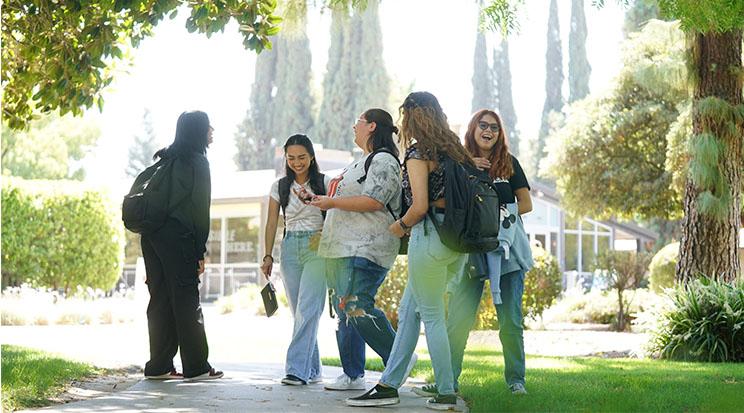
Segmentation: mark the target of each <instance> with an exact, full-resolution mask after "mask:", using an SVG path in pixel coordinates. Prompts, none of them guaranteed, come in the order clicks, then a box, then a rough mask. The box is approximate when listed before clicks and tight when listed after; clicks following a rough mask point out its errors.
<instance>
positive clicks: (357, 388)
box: [323, 385, 367, 391]
mask: <svg viewBox="0 0 744 413" xmlns="http://www.w3.org/2000/svg"><path fill="white" fill-rule="evenodd" d="M323 388H325V389H326V390H332V391H346V390H356V391H358V390H366V389H367V388H366V387H364V386H361V387H344V388H343V389H340V388H337V387H329V386H328V385H326V386H323Z"/></svg>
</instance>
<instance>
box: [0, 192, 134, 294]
mask: <svg viewBox="0 0 744 413" xmlns="http://www.w3.org/2000/svg"><path fill="white" fill-rule="evenodd" d="M2 206H3V213H2V254H3V257H2V258H3V265H2V286H3V288H5V287H7V286H9V285H14V286H18V285H20V284H22V283H28V284H30V285H32V286H35V287H46V288H53V289H55V290H64V292H65V293H67V292H70V291H75V290H77V287H83V288H94V289H101V290H110V289H111V288H113V287H114V285H115V283H116V281H117V280H118V279H119V275H120V268H121V259H122V246H123V244H122V240H123V227H122V225H121V223H120V219H119V218H118V213H117V212H116V210H115V208H114V205H113V203H112V202H111V201H110V200H109V198H107V197H106V196H105V195H104V194H102V193H100V192H97V191H93V190H90V189H87V188H85V187H84V186H82V184H80V183H78V182H70V181H23V180H18V179H4V183H3V187H2Z"/></svg>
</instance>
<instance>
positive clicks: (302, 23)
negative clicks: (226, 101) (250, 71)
mask: <svg viewBox="0 0 744 413" xmlns="http://www.w3.org/2000/svg"><path fill="white" fill-rule="evenodd" d="M303 4H304V3H303ZM302 11H303V13H302V14H301V15H299V16H297V19H298V23H297V26H296V27H295V30H294V31H293V32H291V33H287V34H286V35H285V36H282V40H281V44H280V48H279V54H278V56H277V61H276V81H275V85H276V95H275V96H274V104H273V110H272V124H271V125H272V129H273V130H272V133H273V136H274V138H275V139H276V142H277V143H282V142H284V141H285V140H286V139H287V137H289V136H290V135H292V134H295V133H302V134H308V133H309V132H310V128H312V126H313V107H314V98H313V96H312V90H311V84H312V83H311V82H312V53H311V52H310V41H309V40H308V38H307V33H306V26H307V23H306V20H307V17H306V16H307V9H306V8H304V9H303V10H302Z"/></svg>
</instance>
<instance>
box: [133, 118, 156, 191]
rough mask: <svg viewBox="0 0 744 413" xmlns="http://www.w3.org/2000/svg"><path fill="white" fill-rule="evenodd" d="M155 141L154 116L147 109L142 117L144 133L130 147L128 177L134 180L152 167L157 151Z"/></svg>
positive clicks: (135, 138) (138, 135)
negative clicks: (153, 157)
mask: <svg viewBox="0 0 744 413" xmlns="http://www.w3.org/2000/svg"><path fill="white" fill-rule="evenodd" d="M157 150H158V148H157V142H156V141H155V130H154V129H153V127H152V114H151V113H150V109H147V108H145V112H144V114H143V115H142V133H138V134H137V135H136V136H135V137H134V142H132V145H131V146H130V147H129V162H128V163H127V169H126V173H127V176H129V177H131V178H134V177H136V176H137V175H139V173H140V172H142V171H143V170H144V169H145V168H147V167H148V166H150V165H152V156H153V155H154V154H155V151H157Z"/></svg>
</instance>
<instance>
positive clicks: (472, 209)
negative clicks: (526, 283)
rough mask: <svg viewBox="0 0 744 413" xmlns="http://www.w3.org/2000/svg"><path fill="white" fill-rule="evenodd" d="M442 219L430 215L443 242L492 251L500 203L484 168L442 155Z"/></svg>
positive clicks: (454, 247) (457, 248) (469, 249)
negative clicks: (443, 205) (443, 209)
mask: <svg viewBox="0 0 744 413" xmlns="http://www.w3.org/2000/svg"><path fill="white" fill-rule="evenodd" d="M443 166H444V200H445V204H446V205H447V206H446V208H445V212H444V220H443V221H442V222H441V223H440V222H438V221H437V219H436V217H435V216H434V213H433V212H432V211H431V210H429V217H430V218H431V220H432V221H433V222H434V226H435V227H436V229H437V233H438V234H439V239H440V240H441V241H442V244H444V245H445V246H447V247H448V248H450V249H452V250H454V251H457V252H461V253H480V252H488V251H493V250H495V249H496V248H498V246H499V239H498V235H499V223H500V222H501V220H500V213H501V205H500V203H499V194H498V192H497V191H496V188H495V186H494V185H493V180H492V179H491V177H490V176H488V174H487V173H486V172H485V171H480V170H478V169H476V168H475V167H474V166H471V165H469V164H461V163H458V162H456V161H455V160H454V159H452V158H450V157H449V156H444V162H443Z"/></svg>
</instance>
